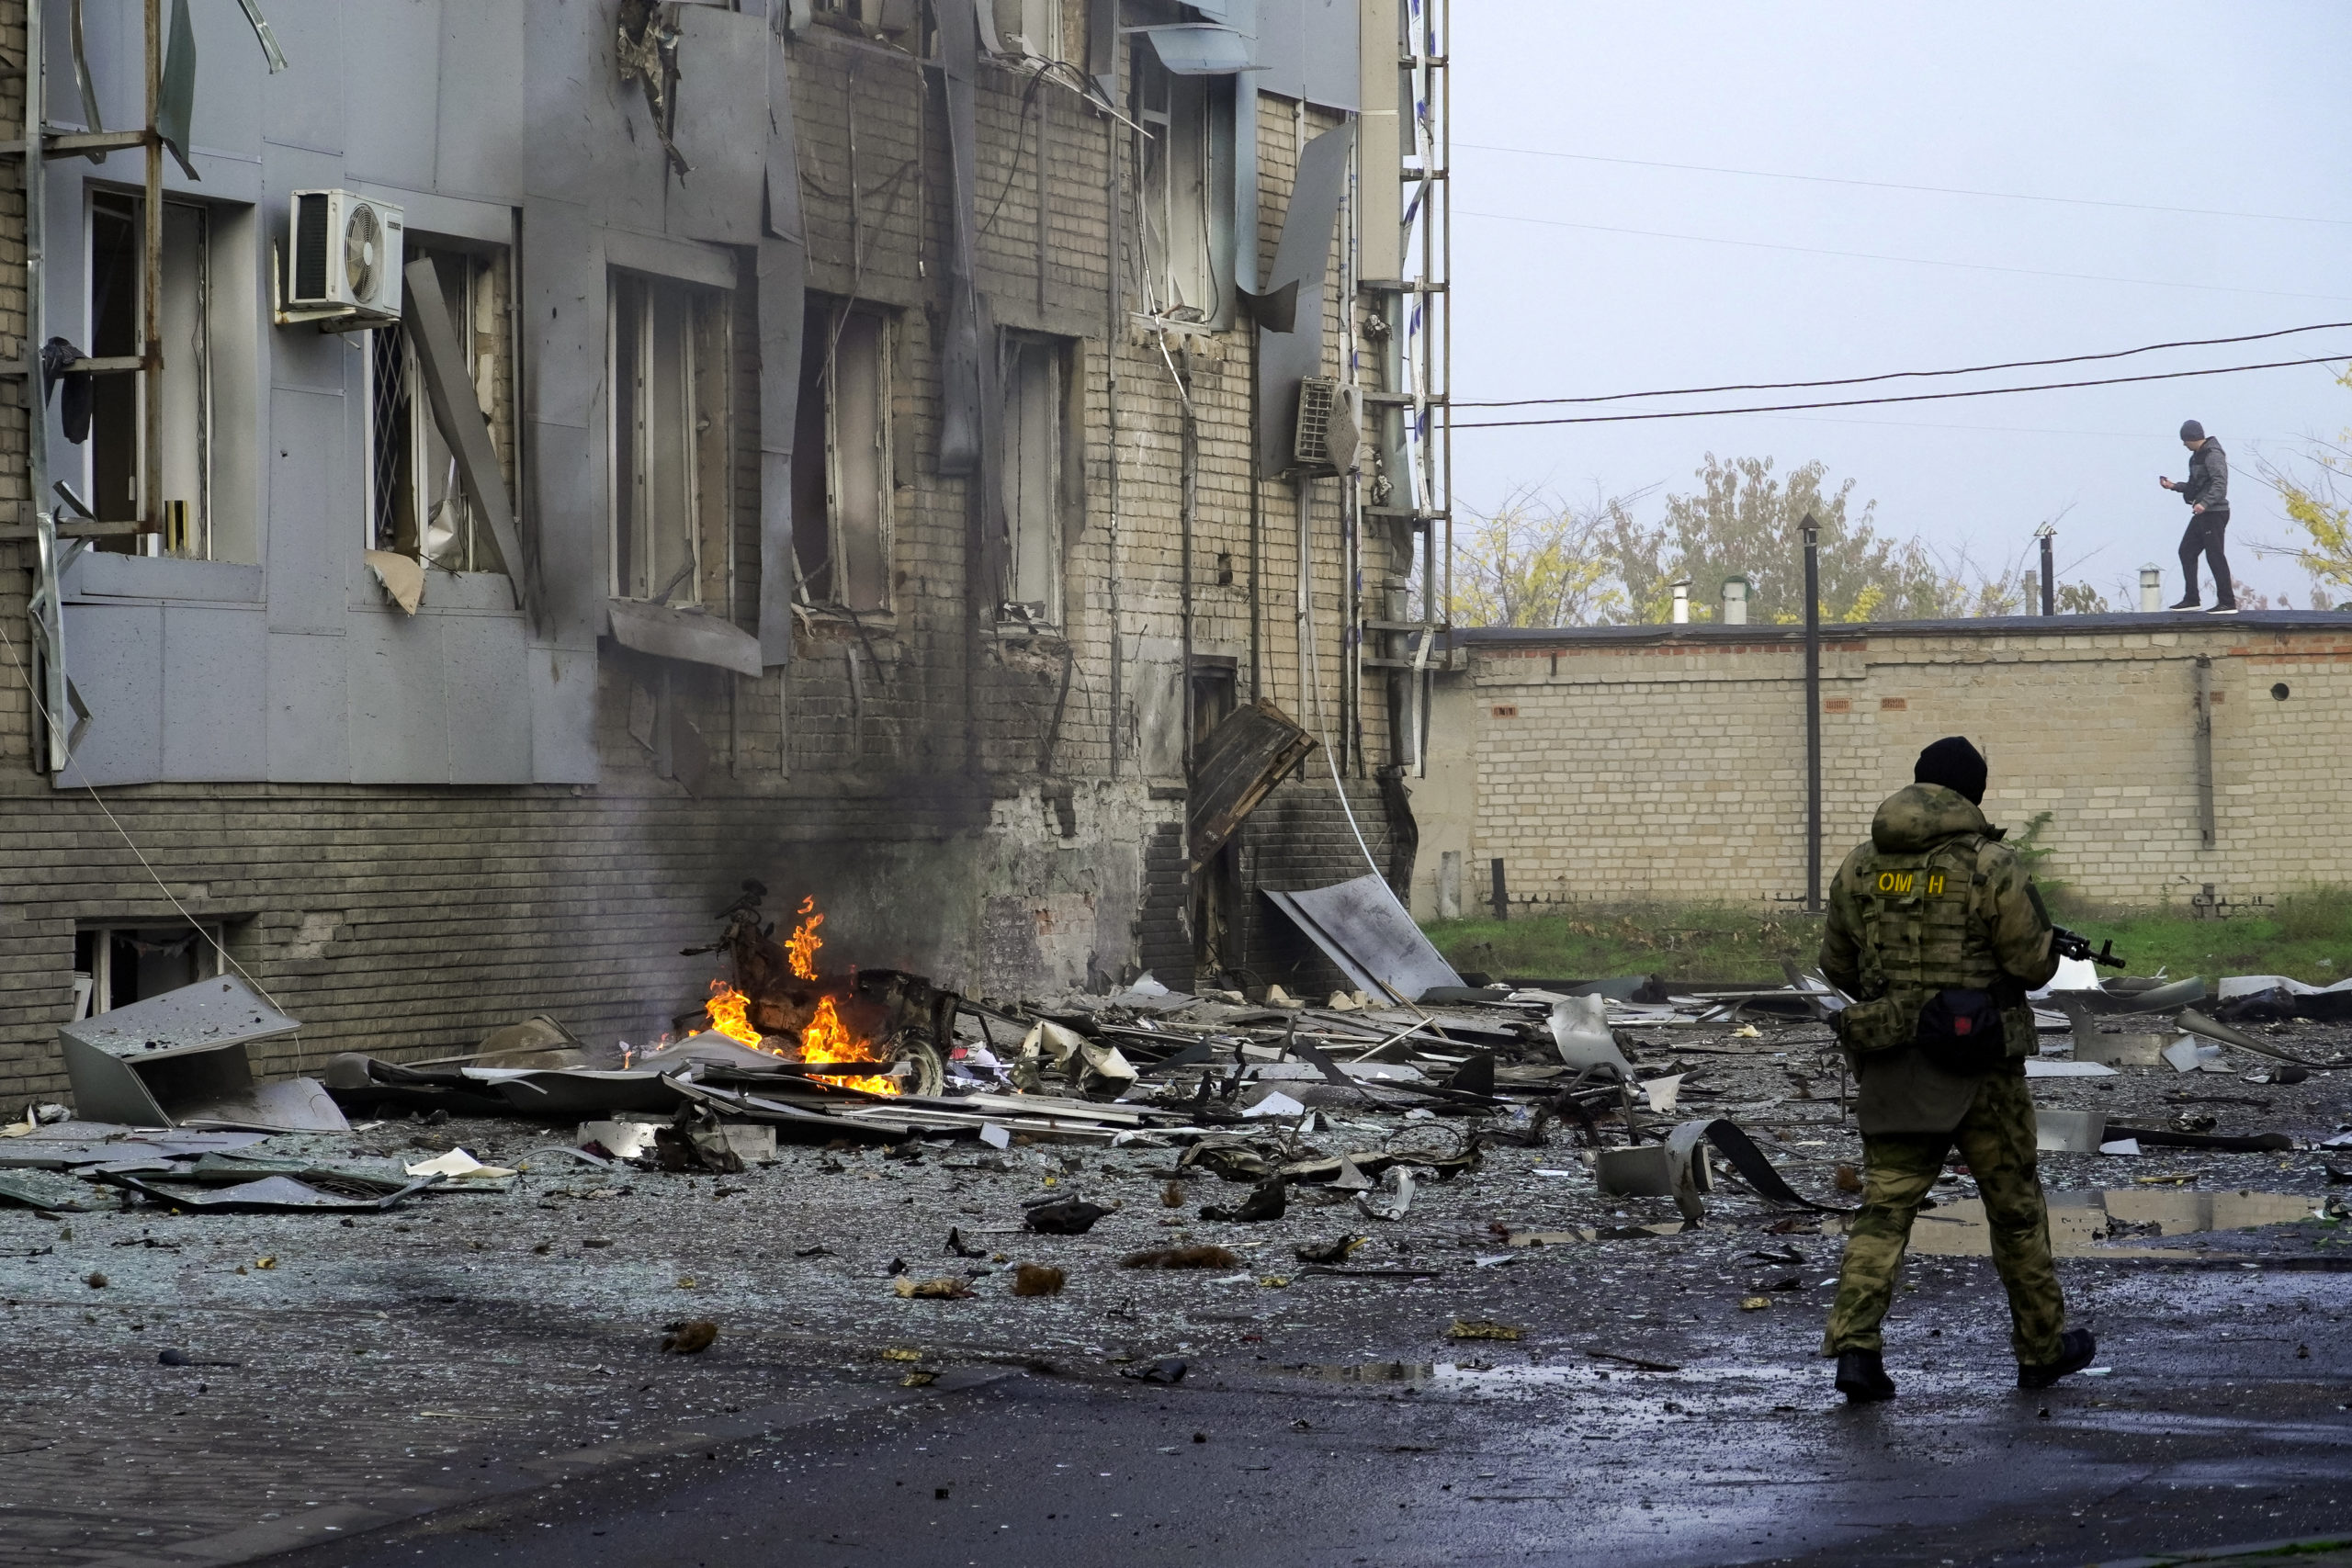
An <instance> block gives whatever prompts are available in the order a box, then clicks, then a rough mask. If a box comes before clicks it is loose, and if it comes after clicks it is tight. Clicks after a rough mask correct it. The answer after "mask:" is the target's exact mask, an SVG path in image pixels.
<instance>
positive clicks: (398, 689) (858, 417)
mask: <svg viewBox="0 0 2352 1568" xmlns="http://www.w3.org/2000/svg"><path fill="white" fill-rule="evenodd" d="M1443 15H1444V11H1443V6H1442V4H1440V5H1437V6H1434V7H1432V6H1430V4H1429V3H1428V0H1337V3H1334V0H1216V3H1214V4H1210V3H1203V4H1198V5H1193V6H1182V5H1176V4H1170V3H1166V0H974V3H972V4H965V3H963V0H736V3H735V4H732V5H729V4H662V5H656V4H650V3H649V0H593V3H578V0H575V3H572V4H564V3H561V0H490V3H482V4H473V5H459V4H456V3H454V0H422V3H418V0H397V3H396V0H357V3H345V0H259V3H258V4H247V5H243V6H224V5H198V6H189V5H187V4H186V0H170V3H169V4H164V3H162V0H144V3H143V4H141V3H139V0H106V3H100V0H32V8H31V9H30V10H29V11H28V7H27V4H26V0H0V53H5V55H6V73H5V75H0V115H5V116H6V118H8V119H9V120H10V122H11V123H12V124H14V125H15V126H17V128H18V130H17V133H16V135H17V140H15V141H12V142H9V143H7V144H6V146H5V148H0V152H6V157H5V159H0V166H5V167H6V169H7V171H8V176H7V177H8V181H9V182H10V183H9V184H8V186H7V188H6V190H5V191H0V350H5V352H6V354H7V355H10V358H9V359H8V360H7V362H6V364H5V365H0V369H5V370H6V371H7V372H8V374H7V376H6V378H5V382H0V432H4V433H5V434H0V452H5V457H4V458H0V465H5V467H0V631H5V632H6V638H7V643H8V648H7V649H6V652H7V655H8V662H7V664H6V667H5V668H0V781H5V782H0V791H5V794H6V821H5V825H0V865H5V867H6V877H5V879H0V883H5V886H0V929H5V931H6V936H7V939H8V940H7V942H6V944H5V948H0V1085H5V1086H6V1089H8V1090H9V1091H10V1092H36V1091H37V1092H51V1091H53V1090H55V1089H61V1088H62V1087H63V1084H64V1077H63V1071H62V1065H61V1060H60V1056H59V1046H58V1030H59V1028H60V1026H61V1025H63V1024H66V1023H68V1022H70V1021H74V1020H75V1019H77V1018H86V1017H93V1016H96V1015H99V1014H103V1013H105V1012H107V1011H109V1010H113V1009H115V1008H119V1007H123V1006H128V1005H130V1004H133V1003H137V1002H140V1001H141V1000H144V999H150V998H155V997H158V996H160V995H162V994H164V993H165V992H168V991H170V990H172V989H173V988H175V987H179V986H182V985H185V984H187V983H188V982H190V981H193V980H196V979H198V978H203V977H205V976H211V975H214V974H216V973H219V972H220V970H221V968H222V964H223V962H224V957H223V955H224V954H225V957H226V960H227V962H229V963H230V964H232V965H233V967H235V968H236V969H238V970H239V971H241V972H242V973H243V974H245V975H246V976H250V978H251V979H253V980H254V981H255V982H257V983H259V984H260V985H262V986H265V987H266V988H267V994H268V995H269V996H270V997H271V998H273V999H274V1001H275V1002H277V1003H278V1004H281V1005H282V1006H283V1008H284V1009H285V1010H286V1011H287V1012H288V1014H290V1015H291V1016H293V1017H298V1018H300V1020H301V1021H302V1029H301V1032H300V1035H299V1036H294V1035H288V1036H285V1037H283V1038H276V1039H272V1040H271V1041H269V1042H268V1043H266V1045H257V1046H256V1047H255V1052H256V1058H255V1066H256V1067H257V1068H260V1067H263V1066H267V1067H270V1068H273V1069H277V1068H283V1067H286V1066H292V1065H294V1064H295V1063H297V1062H298V1061H299V1062H302V1063H309V1064H315V1063H316V1062H318V1061H320V1060H322V1059H323V1058H324V1057H325V1056H327V1055H331V1054H333V1053H334V1052H337V1051H341V1050H347V1049H365V1050H367V1051H369V1052H374V1053H392V1054H395V1055H397V1054H400V1053H402V1052H409V1053H416V1052H424V1051H431V1050H444V1049H462V1048H464V1047H466V1046H469V1045H471V1044H472V1043H475V1042H476V1041H478V1040H479V1039H480V1038H481V1036H482V1035H483V1033H484V1032H485V1031H486V1030H488V1029H490V1028H492V1026H494V1025H497V1024H501V1023H504V1022H507V1021H512V1020H514V1019H515V1018H517V1017H519V1016H523V1015H525V1014H527V1013H531V1012H536V1011H542V1010H544V1011H547V1012H549V1013H552V1014H555V1015H557V1016H559V1017H560V1019H561V1020H562V1021H563V1023H564V1024H565V1025H566V1026H567V1027H568V1028H569V1029H571V1031H573V1032H576V1033H577V1034H579V1035H580V1036H582V1037H588V1036H592V1035H594V1036H602V1037H605V1038H612V1037H616V1036H626V1037H628V1038H631V1039H636V1040H639V1041H645V1040H650V1039H653V1038H655V1037H656V1036H658V1035H660V1034H662V1033H664V1032H669V1031H671V1030H672V1029H673V1027H675V1025H676V1022H677V1020H678V1018H679V1017H680V1016H681V1015H683V1014H684V1013H686V1012H688V1011H690V1010H693V1009H694V1008H695V1007H696V1006H697V1005H698V1000H699V998H701V997H702V995H703V993H704V988H705V987H706V985H707V983H708V982H709V980H710V979H711V977H712V974H713V969H712V960H711V958H710V957H708V956H707V955H706V956H697V955H691V954H685V953H682V952H681V949H682V948H683V947H686V946H689V945H692V944H694V943H695V942H707V938H708V936H709V933H710V931H711V930H712V929H713V924H714V918H715V917H718V916H719V915H720V914H721V913H722V912H723V911H724V909H725V908H727V906H728V904H729V900H730V899H732V898H734V897H736V896H737V891H738V889H739V887H740V886H741V885H742V884H743V883H744V882H745V881H746V880H759V881H763V882H764V883H766V884H768V885H771V886H774V887H775V889H776V891H777V895H778V897H779V898H782V897H785V896H787V895H788V896H789V897H790V898H791V900H792V901H793V902H794V903H797V902H799V901H800V900H802V899H805V898H813V899H814V900H815V901H816V903H817V905H818V906H820V907H821V908H822V909H823V910H824V911H826V913H827V915H828V917H829V919H830V924H829V925H828V926H827V928H826V937H827V940H828V941H829V942H831V943H832V944H833V948H832V953H831V955H832V956H838V957H839V958H841V959H842V960H844V961H846V962H851V963H854V964H859V965H862V966H866V967H871V968H875V969H883V970H892V971H902V972H909V973H920V974H922V975H926V976H931V977H933V979H935V980H936V981H937V982H938V983H939V984H940V985H941V986H943V987H956V988H957V989H961V990H964V991H967V992H968V993H970V994H973V995H976V996H987V995H996V996H1015V995H1019V994H1022V993H1023V991H1024V990H1028V989H1032V988H1043V987H1086V988H1094V989H1098V990H1099V989H1103V988H1104V987H1110V986H1113V985H1114V984H1117V983H1120V982H1124V981H1125V980H1127V979H1129V978H1131V977H1132V976H1136V974H1137V973H1138V972H1139V971H1142V970H1145V969H1149V970H1151V971H1153V972H1155V973H1156V974H1157V975H1158V976H1159V977H1160V979H1162V980H1163V981H1165V982H1167V983H1169V984H1170V985H1176V986H1192V985H1195V984H1198V985H1211V984H1216V983H1220V982H1221V983H1224V984H1227V985H1238V986H1255V985H1264V984H1268V983H1284V984H1288V985H1290V986H1291V987H1293V988H1294V989H1305V990H1313V989H1316V988H1317V987H1326V986H1329V985H1335V984H1338V983H1340V979H1341V976H1340V974H1339V973H1338V972H1337V971H1335V970H1333V969H1331V968H1330V967H1329V965H1328V963H1327V961H1326V960H1325V959H1324V958H1323V957H1322V956H1320V954H1318V953H1317V951H1316V949H1315V948H1314V947H1312V946H1311V945H1310V944H1309V943H1308V942H1306V941H1305V940H1303V939H1302V937H1301V936H1300V934H1299V932H1298V931H1296V930H1295V928H1294V927H1293V925H1292V924H1291V923H1290V922H1289V921H1288V920H1287V919H1285V918H1284V916H1283V914H1282V913H1281V912H1280V910H1279V909H1278V908H1276V906H1275V905H1274V904H1273V903H1272V901H1270V900H1269V899H1268V898H1266V897H1262V896H1261V895H1262V894H1263V893H1264V892H1265V891H1266V890H1274V891H1289V890H1295V889H1302V888H1310V887H1317V886H1327V885H1329V884H1333V883H1338V882H1342V881H1347V880H1350V879H1352V878H1356V877H1361V876H1365V875H1367V874H1374V873H1376V874H1378V875H1380V876H1381V877H1383V878H1385V879H1386V880H1387V881H1389V882H1390V883H1391V884H1392V885H1393V886H1397V887H1399V888H1402V887H1403V886H1405V885H1406V882H1407V879H1408V878H1409V877H1410V875H1411V874H1412V869H1411V868H1412V860H1413V846H1414V841H1415V833H1414V830H1413V827H1412V816H1411V809H1412V808H1411V804H1410V781H1411V780H1412V779H1413V778H1415V777H1416V776H1418V775H1419V773H1420V771H1421V769H1422V766H1423V756H1422V750H1421V740H1422V737H1423V736H1424V734H1425V732H1426V729H1427V720H1426V714H1427V711H1428V703H1427V694H1428V692H1429V689H1430V677H1431V670H1430V665H1431V660H1430V650H1431V649H1432V648H1433V647H1434V646H1435V645H1436V643H1437V642H1438V639H1439V637H1440V636H1441V635H1442V623H1443V619H1444V606H1445V602H1446V597H1445V596H1446V581H1447V570H1448V568H1447V558H1448V546H1449V540H1448V531H1447V530H1448V513H1447V490H1446V486H1447V479H1448V476H1447V437H1446V423H1445V414H1444V392H1445V387H1444V375H1445V359H1444V354H1445V343H1446V324H1445V323H1446V317H1445V304H1446V299H1447V295H1446V293H1445V284H1446V279H1445V272H1444V249H1445V238H1446V231H1445V224H1444V218H1443V206H1444V190H1445V184H1444V180H1443V175H1444V172H1445V168H1444V153H1443V106H1444V100H1445V85H1444V76H1445V73H1444V68H1443V47H1444V38H1443ZM788 908H791V905H788V904H772V906H771V913H781V912H783V911H784V910H786V909H788Z"/></svg>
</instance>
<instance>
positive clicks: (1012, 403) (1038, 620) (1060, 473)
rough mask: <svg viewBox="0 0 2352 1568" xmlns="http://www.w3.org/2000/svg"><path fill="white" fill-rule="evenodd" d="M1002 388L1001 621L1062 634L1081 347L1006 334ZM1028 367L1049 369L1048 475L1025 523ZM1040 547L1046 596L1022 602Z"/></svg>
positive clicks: (1044, 420) (1042, 422)
mask: <svg viewBox="0 0 2352 1568" xmlns="http://www.w3.org/2000/svg"><path fill="white" fill-rule="evenodd" d="M1076 357H1077V355H1076V344H1074V343H1073V342H1072V340H1070V339H1069V338H1065V337H1056V336H1051V335H1048V334H1046V333H1027V332H1014V331H1007V332H1005V333H1003V335H1002V341H1001V359H1000V365H1001V373H1000V384H1001V387H1002V389H1003V412H1002V415H1001V417H1002V419H1003V422H1004V424H1003V428H1004V473H1003V476H1002V479H1003V488H1004V496H1003V501H1004V525H1005V552H1004V554H1005V558H1004V572H1005V581H1003V582H1001V584H999V585H998V587H999V598H998V603H997V619H998V621H999V622H1000V624H1002V625H1006V626H1025V627H1034V628H1036V629H1041V630H1042V629H1047V628H1057V627H1059V626H1062V625H1063V624H1064V604H1065V596H1066V593H1067V579H1068V575H1069V491H1070V486H1069V464H1070V462H1071V458H1072V454H1071V446H1072V435H1073V432H1072V430H1071V428H1070V425H1071V421H1070V395H1071V388H1072V384H1073V382H1074V381H1075V379H1076V375H1077V370H1076V366H1075V363H1074V362H1075V360H1076ZM1024 364H1042V365H1043V366H1044V367H1046V376H1047V385H1046V389H1045V395H1044V399H1043V408H1042V411H1041V412H1039V413H1038V415H1037V418H1038V423H1039V427H1040V429H1041V431H1042V434H1044V436H1045V439H1046V447H1047V457H1046V471H1045V473H1044V474H1043V475H1042V476H1041V477H1040V482H1039V484H1038V485H1037V486H1036V487H1035V498H1036V499H1035V505H1036V508H1037V511H1036V513H1035V514H1032V515H1030V516H1027V517H1024V516H1023V512H1022V507H1021V502H1022V498H1023V493H1024V491H1023V489H1022V488H1021V486H1022V479H1023V473H1022V457H1023V453H1022V449H1021V445H1020V436H1021V434H1022V427H1023V422H1024V420H1025V419H1027V418H1028V417H1029V415H1030V412H1031V411H1030V409H1029V407H1028V402H1027V393H1026V389H1025V388H1024V387H1023V386H1022V385H1021V384H1020V380H1021V374H1022V367H1023V365H1024ZM1029 539H1034V540H1036V541H1037V542H1038V543H1039V544H1040V546H1041V547H1042V548H1043V550H1044V553H1045V556H1046V573H1045V574H1046V585H1045V586H1046V596H1045V598H1044V599H1043V600H1035V599H1024V598H1021V597H1019V594H1020V589H1021V576H1022V564H1023V542H1024V540H1029Z"/></svg>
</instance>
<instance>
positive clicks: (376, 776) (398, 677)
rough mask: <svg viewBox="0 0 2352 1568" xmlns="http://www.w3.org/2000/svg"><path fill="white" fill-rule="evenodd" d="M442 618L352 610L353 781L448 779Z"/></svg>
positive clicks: (440, 781) (349, 647) (349, 641)
mask: <svg viewBox="0 0 2352 1568" xmlns="http://www.w3.org/2000/svg"><path fill="white" fill-rule="evenodd" d="M446 618H447V617H444V616H440V615H417V616H413V617H412V616H409V615H401V613H400V612H398V611H396V610H385V611H381V612H379V613H374V614H355V615H352V617H351V632H350V635H349V636H348V637H345V638H344V646H345V649H346V658H347V660H348V665H347V669H348V673H347V676H346V679H347V680H348V682H350V684H349V687H348V704H349V711H350V716H351V720H350V722H351V780H352V782H353V783H354V784H447V782H448V780H449V718H448V705H447V695H446V692H445V689H444V687H443V684H442V660H441V628H442V623H443V621H444V620H445V619H446Z"/></svg>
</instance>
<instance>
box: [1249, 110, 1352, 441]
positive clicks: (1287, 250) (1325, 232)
mask: <svg viewBox="0 0 2352 1568" xmlns="http://www.w3.org/2000/svg"><path fill="white" fill-rule="evenodd" d="M1354 145H1355V127H1354V125H1353V124H1352V123H1351V124H1348V125H1342V126H1340V127H1338V128H1337V129H1335V130H1327V131H1325V132H1324V133H1323V134H1322V135H1320V136H1318V137H1317V138H1316V139H1315V140H1314V141H1310V142H1308V143H1307V144H1306V151H1304V152H1301V153H1300V154H1299V159H1298V178H1297V182H1296V184H1295V185H1294V186H1292V188H1291V199H1290V210H1289V212H1288V213H1286V214H1285V215H1284V216H1283V237H1282V240H1281V242H1280V243H1278V244H1277V245H1276V246H1275V247H1274V265H1273V266H1272V268H1271V269H1270V270H1269V272H1268V273H1267V276H1266V292H1268V293H1270V294H1271V293H1272V292H1274V291H1275V290H1277V289H1279V288H1282V287H1283V285H1285V284H1288V283H1296V284H1297V285H1298V298H1299V300H1300V302H1301V303H1300V309H1299V311H1298V316H1297V321H1296V324H1295V326H1294V327H1293V329H1292V330H1291V331H1289V332H1286V333H1278V332H1273V331H1271V330H1268V329H1263V328H1261V329H1260V331H1259V333H1258V451H1259V454H1260V471H1261V473H1263V474H1266V475H1269V476H1271V475H1273V474H1278V473H1280V472H1282V471H1283V468H1285V467H1287V466H1288V465H1289V460H1290V454H1291V448H1292V446H1293V444H1294V434H1295V422H1296V419H1297V415H1298V384H1299V382H1300V381H1301V380H1302V379H1303V378H1306V377H1308V376H1319V375H1321V374H1322V372H1323V310H1322V306H1321V301H1322V290H1323V278H1324V274H1325V273H1326V272H1327V271H1328V270H1329V266H1330V257H1331V235H1332V230H1333V228H1334V226H1335V225H1336V224H1337V223H1338V222H1339V217H1340V197H1342V196H1344V195H1345V194H1346V193H1347V185H1348V164H1349V153H1350V152H1351V149H1352V148H1353V147H1354Z"/></svg>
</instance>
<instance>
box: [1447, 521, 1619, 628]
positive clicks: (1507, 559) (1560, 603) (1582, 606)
mask: <svg viewBox="0 0 2352 1568" xmlns="http://www.w3.org/2000/svg"><path fill="white" fill-rule="evenodd" d="M1631 499H1633V498H1629V497H1623V496H1611V497H1607V498H1596V499H1595V501H1594V502H1593V504H1592V505H1591V506H1589V507H1576V506H1571V505H1569V504H1568V503H1567V502H1564V501H1562V500H1560V499H1559V498H1557V497H1555V496H1546V495H1543V494H1540V493H1538V492H1537V491H1534V490H1532V489H1522V490H1517V491H1512V492H1511V493H1510V495H1508V496H1506V497H1505V498H1504V500H1503V502H1502V504H1501V505H1499V506H1498V507H1496V508H1495V509H1494V510H1493V511H1491V512H1487V513H1467V512H1465V513H1464V527H1462V528H1461V529H1459V530H1457V531H1456V532H1455V534H1454V536H1453V616H1454V619H1455V620H1456V621H1457V622H1458V623H1460V624H1461V625H1463V626H1591V625H1595V624H1597V623H1601V622H1607V621H1613V620H1616V619H1619V618H1620V617H1621V616H1622V615H1623V612H1624V608H1625V595H1624V592H1623V590H1622V589H1621V588H1620V587H1619V586H1618V584H1617V581H1616V576H1617V563H1616V560H1615V558H1614V557H1613V556H1612V554H1611V550H1610V544H1611V537H1612V527H1613V524H1614V522H1615V520H1616V519H1617V518H1618V517H1620V516H1622V515H1623V513H1624V511H1625V507H1626V504H1627V502H1628V501H1629V500H1631Z"/></svg>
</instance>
